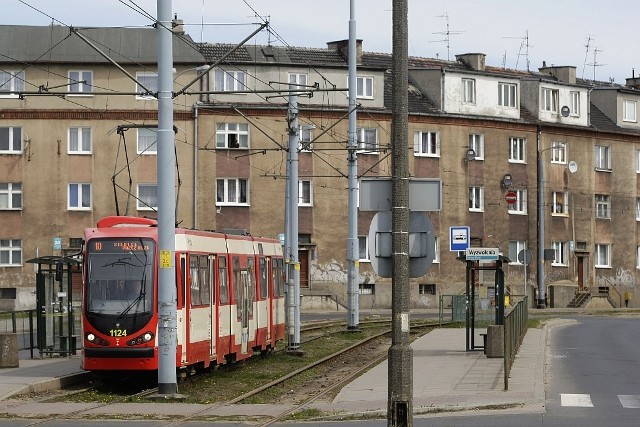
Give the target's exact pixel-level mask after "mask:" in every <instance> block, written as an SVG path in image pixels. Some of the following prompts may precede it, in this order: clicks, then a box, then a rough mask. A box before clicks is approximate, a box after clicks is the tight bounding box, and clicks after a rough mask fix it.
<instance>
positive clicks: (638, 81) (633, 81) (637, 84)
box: [626, 68, 640, 89]
mask: <svg viewBox="0 0 640 427" xmlns="http://www.w3.org/2000/svg"><path fill="white" fill-rule="evenodd" d="M626 85H627V86H629V87H631V88H633V89H640V77H636V70H635V68H632V69H631V78H627V79H626Z"/></svg>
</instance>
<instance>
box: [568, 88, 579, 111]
mask: <svg viewBox="0 0 640 427" xmlns="http://www.w3.org/2000/svg"><path fill="white" fill-rule="evenodd" d="M570 114H571V115H572V116H575V117H580V92H577V91H571V111H570Z"/></svg>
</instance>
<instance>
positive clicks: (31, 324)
mask: <svg viewBox="0 0 640 427" xmlns="http://www.w3.org/2000/svg"><path fill="white" fill-rule="evenodd" d="M36 325H37V322H36V310H19V311H4V312H0V333H1V332H4V333H14V334H16V335H17V337H18V350H30V351H31V358H33V350H34V349H36V348H38V336H37V332H38V331H37V327H36Z"/></svg>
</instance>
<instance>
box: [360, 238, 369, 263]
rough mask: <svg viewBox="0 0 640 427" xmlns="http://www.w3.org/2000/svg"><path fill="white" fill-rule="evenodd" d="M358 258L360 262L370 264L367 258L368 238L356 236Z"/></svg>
mask: <svg viewBox="0 0 640 427" xmlns="http://www.w3.org/2000/svg"><path fill="white" fill-rule="evenodd" d="M363 251H364V253H363ZM358 258H359V260H360V262H363V261H364V262H371V258H370V257H369V236H358Z"/></svg>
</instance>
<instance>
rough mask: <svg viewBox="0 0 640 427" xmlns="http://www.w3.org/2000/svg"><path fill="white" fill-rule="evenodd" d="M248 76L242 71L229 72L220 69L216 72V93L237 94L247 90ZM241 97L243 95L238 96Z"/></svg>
mask: <svg viewBox="0 0 640 427" xmlns="http://www.w3.org/2000/svg"><path fill="white" fill-rule="evenodd" d="M246 76H247V74H246V73H245V72H244V71H241V70H235V71H228V70H222V69H220V68H218V69H216V70H215V72H214V79H215V82H214V88H215V91H216V92H236V91H241V90H246V88H247V86H246ZM238 95H241V94H238Z"/></svg>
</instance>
